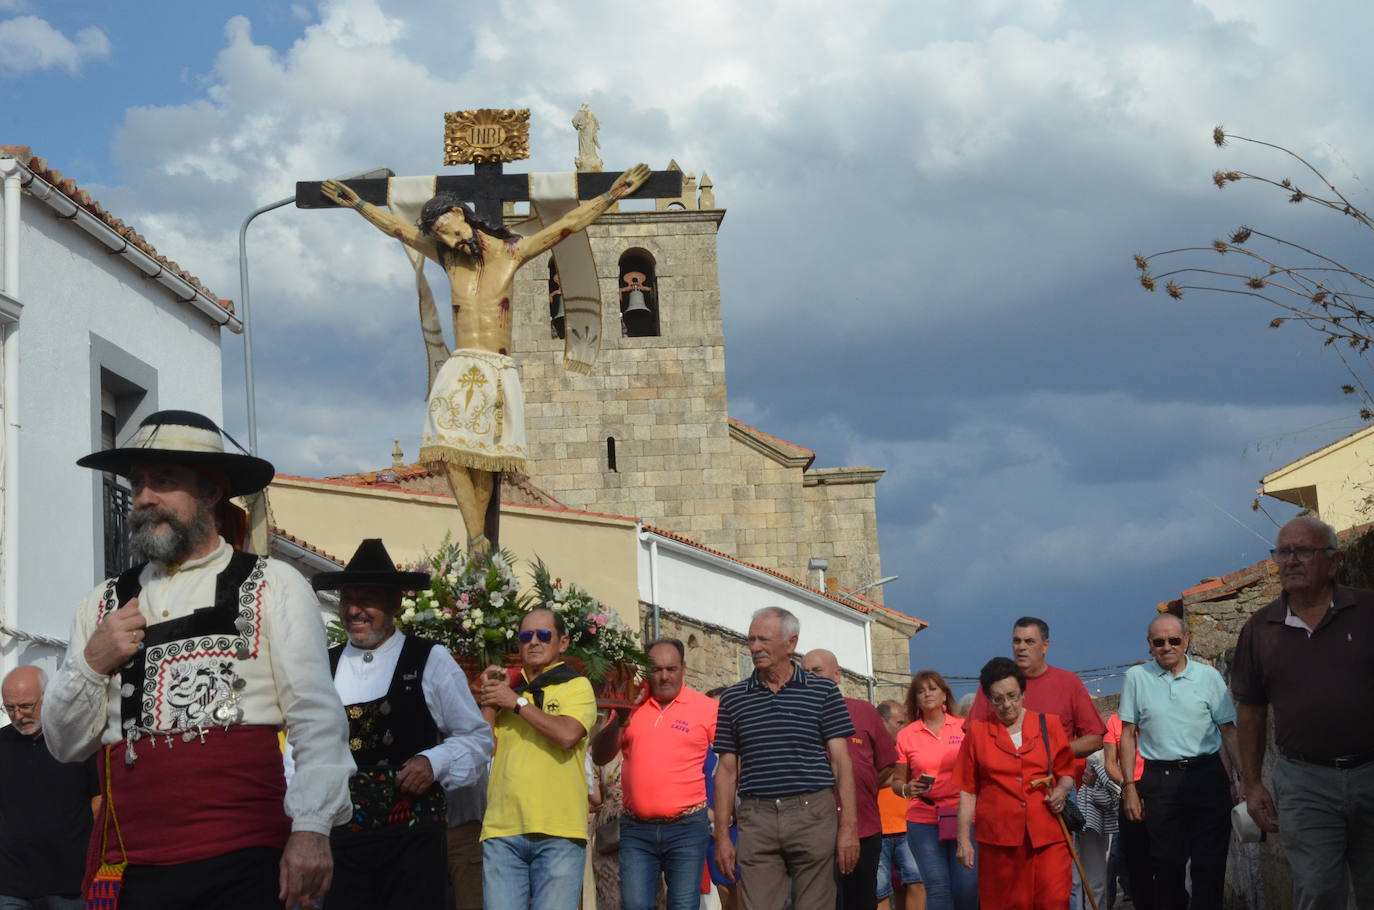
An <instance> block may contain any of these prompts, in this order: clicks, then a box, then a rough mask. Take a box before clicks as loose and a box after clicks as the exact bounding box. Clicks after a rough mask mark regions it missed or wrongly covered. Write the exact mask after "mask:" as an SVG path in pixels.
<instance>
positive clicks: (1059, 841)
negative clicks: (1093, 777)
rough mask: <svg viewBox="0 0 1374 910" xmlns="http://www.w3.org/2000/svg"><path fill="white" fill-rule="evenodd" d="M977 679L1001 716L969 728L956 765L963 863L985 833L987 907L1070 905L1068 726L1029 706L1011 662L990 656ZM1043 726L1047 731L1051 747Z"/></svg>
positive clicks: (1058, 908)
mask: <svg viewBox="0 0 1374 910" xmlns="http://www.w3.org/2000/svg"><path fill="white" fill-rule="evenodd" d="M978 682H979V685H980V686H981V687H982V689H983V694H984V695H985V696H987V699H988V701H990V702H991V703H992V706H993V709H994V710H995V712H996V715H997V719H996V720H988V721H969V722H968V723H967V724H966V725H965V727H964V743H963V745H962V746H961V747H960V749H959V758H958V760H957V761H956V762H955V765H954V779H955V782H956V783H957V784H958V786H959V791H960V793H959V834H958V852H957V855H958V858H959V861H960V862H962V863H963V864H964V865H965V866H966V867H968V868H970V869H972V868H973V859H974V852H973V842H972V840H971V839H970V828H972V829H973V830H974V831H976V833H977V836H978V897H979V902H980V904H981V905H982V906H983V907H986V908H989V910H1065V908H1067V907H1068V905H1069V889H1070V886H1071V884H1072V881H1073V879H1072V874H1071V872H1070V870H1069V863H1070V861H1071V860H1070V856H1069V850H1068V847H1067V846H1065V844H1064V834H1063V831H1061V830H1060V827H1059V821H1058V819H1056V818H1055V815H1057V814H1058V813H1059V812H1061V811H1062V810H1063V808H1064V801H1065V800H1066V799H1067V798H1068V796H1069V791H1070V790H1072V789H1073V753H1072V752H1071V751H1070V750H1069V741H1068V739H1067V738H1066V737H1065V735H1064V725H1063V724H1061V723H1059V721H1058V719H1056V718H1054V717H1048V718H1046V719H1047V720H1048V721H1049V723H1047V724H1044V723H1042V722H1041V715H1040V714H1037V713H1036V712H1034V711H1027V710H1026V709H1025V707H1023V706H1022V704H1021V697H1022V695H1024V694H1025V691H1026V676H1025V674H1024V673H1022V672H1021V668H1020V667H1018V666H1017V665H1016V664H1015V663H1014V662H1012V661H1011V660H1008V659H1007V658H1005V657H995V658H993V659H992V660H990V661H988V663H987V665H986V666H984V667H983V670H982V672H981V673H980V674H979V675H978ZM1042 730H1043V731H1046V732H1047V733H1048V737H1049V748H1048V751H1047V750H1046V746H1045V743H1046V739H1045V736H1044V735H1042V732H1041V731H1042ZM1051 756H1053V760H1052V761H1051Z"/></svg>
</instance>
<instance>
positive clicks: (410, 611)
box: [401, 604, 415, 622]
mask: <svg viewBox="0 0 1374 910" xmlns="http://www.w3.org/2000/svg"><path fill="white" fill-rule="evenodd" d="M401 618H402V619H404V620H405V621H406V622H414V621H415V606H414V604H412V605H411V606H409V607H406V608H405V610H404V611H402V613H401Z"/></svg>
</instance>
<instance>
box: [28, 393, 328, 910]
mask: <svg viewBox="0 0 1374 910" xmlns="http://www.w3.org/2000/svg"><path fill="white" fill-rule="evenodd" d="M221 436H222V434H221V431H220V429H219V427H218V426H217V425H216V424H215V423H214V421H212V420H210V419H209V418H207V417H205V416H203V415H201V414H196V413H193V412H190V411H159V412H157V413H155V414H151V415H149V416H148V417H147V418H146V419H145V420H144V421H143V423H142V425H141V426H140V427H139V429H138V431H137V432H136V433H135V434H134V436H133V438H132V439H131V440H130V441H129V442H128V443H127V444H126V445H125V446H124V447H122V448H116V449H109V450H106V451H102V452H96V453H94V454H91V455H87V456H86V457H85V458H82V459H81V460H80V461H78V462H77V464H79V465H81V466H83V467H88V468H94V469H96V470H100V471H112V472H114V473H117V474H122V475H124V476H127V477H128V478H129V481H130V483H131V485H132V493H133V510H132V512H131V514H130V516H129V529H130V540H129V544H130V551H131V552H132V554H133V557H134V559H136V560H140V562H139V563H138V564H137V565H135V566H134V567H133V568H132V569H129V570H128V571H126V572H124V573H123V574H121V575H120V576H118V577H117V578H111V579H108V580H107V581H105V582H102V583H101V584H100V585H99V586H97V587H96V589H95V590H94V591H93V592H92V593H91V594H90V595H89V596H88V597H87V598H86V599H85V600H84V601H83V602H82V603H81V604H80V605H79V606H78V607H77V611H76V618H75V620H74V621H73V624H72V633H71V644H70V645H69V646H68V649H67V655H66V658H65V660H64V661H63V664H62V667H61V669H60V670H59V671H58V672H57V674H56V676H55V677H54V679H53V682H52V684H51V685H50V686H49V687H48V691H47V695H46V699H45V700H46V705H47V709H46V712H45V721H46V723H45V725H44V727H45V733H46V737H45V738H46V739H47V740H48V748H49V749H50V750H51V751H52V754H53V755H54V756H55V757H56V758H57V759H58V760H60V761H80V760H82V759H85V758H88V757H89V756H91V755H92V754H95V753H97V752H99V753H100V755H99V758H98V765H99V769H100V772H101V789H102V793H103V794H104V798H105V799H104V806H103V811H102V818H100V819H98V820H97V823H96V825H95V830H94V831H93V833H92V842H93V845H94V846H97V847H98V848H99V849H98V850H97V851H93V854H95V853H98V856H96V857H95V858H96V861H97V862H99V863H101V864H103V865H102V868H101V870H100V873H99V875H98V876H97V882H96V887H97V893H98V894H103V895H105V896H108V895H109V894H110V893H111V892H117V894H118V901H119V904H118V905H119V908H120V910H144V908H149V910H176V908H188V910H189V908H194V910H214V908H226V910H228V908H234V910H244V908H269V907H270V908H280V907H281V906H282V905H283V903H284V904H285V906H286V907H287V908H288V910H294V908H297V907H307V906H311V905H313V904H315V902H317V901H319V900H320V899H321V898H323V896H324V894H325V892H326V891H327V890H328V889H329V883H330V875H331V871H332V868H333V862H332V859H331V857H330V852H329V837H328V835H329V831H330V829H331V828H332V827H333V826H334V825H336V824H339V823H341V822H343V821H345V820H347V818H348V816H349V809H350V803H349V799H348V776H349V775H350V774H351V773H353V768H354V766H353V760H352V758H350V756H349V753H348V745H347V741H346V737H347V729H348V727H347V723H346V721H345V719H344V713H343V708H342V706H341V705H340V704H339V698H338V696H337V695H336V694H335V692H334V689H333V687H332V686H331V685H330V679H329V664H328V662H327V659H326V652H325V642H324V630H323V628H322V627H321V625H320V619H319V609H318V601H317V600H316V598H315V595H314V594H313V593H312V592H311V590H310V586H309V585H308V584H306V581H305V579H304V578H302V577H301V575H300V573H298V572H296V571H295V570H294V569H292V568H291V567H289V566H287V565H285V564H283V563H280V562H277V561H276V560H272V559H268V558H266V557H260V556H254V555H252V554H250V553H243V552H240V551H236V550H235V549H234V548H233V547H231V546H230V545H229V543H228V542H227V541H226V540H225V539H224V538H223V537H221V536H220V533H219V531H218V530H217V517H221V518H222V516H223V514H224V513H225V507H226V506H228V502H227V500H228V497H230V496H241V495H245V494H248V493H253V492H256V491H258V490H261V489H262V488H263V487H265V486H267V484H268V482H269V481H270V480H271V479H272V475H273V468H272V465H271V464H269V463H268V462H266V461H264V460H262V459H261V458H256V457H253V456H251V455H248V454H237V453H231V452H226V451H225V450H224V444H223V441H222V438H221ZM283 726H284V727H285V728H286V730H287V741H288V742H289V744H290V745H291V747H292V749H293V751H294V754H295V765H296V773H295V775H294V777H293V778H292V780H291V783H290V785H289V786H288V785H287V784H286V781H285V776H284V774H283V768H282V755H281V750H280V748H279V745H278V739H277V732H278V731H279V730H280V729H281V728H282V727H283ZM124 863H127V868H123V867H122V866H121V864H124ZM91 871H93V870H88V876H89V875H90V873H91ZM92 906H96V905H95V904H92ZM110 906H113V904H112V903H111V904H110Z"/></svg>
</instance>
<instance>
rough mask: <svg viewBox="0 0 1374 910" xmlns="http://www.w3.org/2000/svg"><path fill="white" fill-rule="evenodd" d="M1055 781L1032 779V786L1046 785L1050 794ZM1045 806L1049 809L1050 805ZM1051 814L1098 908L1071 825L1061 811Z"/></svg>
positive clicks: (1092, 900) (1088, 893) (1080, 876)
mask: <svg viewBox="0 0 1374 910" xmlns="http://www.w3.org/2000/svg"><path fill="white" fill-rule="evenodd" d="M1053 783H1054V778H1053V777H1042V778H1040V779H1039V780H1033V781H1031V787H1044V788H1045V791H1046V795H1048V794H1049V789H1050V786H1051V785H1052V784H1053ZM1045 808H1047V809H1048V808H1049V806H1046V807H1045ZM1050 814H1052V815H1053V816H1054V817H1055V818H1056V819H1058V820H1059V830H1060V831H1063V832H1064V846H1066V847H1068V848H1069V856H1072V857H1073V864H1074V865H1075V866H1077V867H1078V880H1079V881H1081V882H1082V883H1083V893H1084V894H1086V895H1087V896H1088V903H1090V904H1092V908H1093V910H1098V907H1097V898H1096V897H1094V896H1093V889H1092V888H1091V887H1090V886H1089V885H1088V876H1087V874H1086V873H1084V871H1083V860H1081V859H1079V858H1078V851H1077V850H1075V849H1074V848H1073V835H1072V834H1070V833H1069V826H1068V825H1067V824H1065V823H1064V816H1063V815H1062V814H1061V813H1059V812H1052V813H1050Z"/></svg>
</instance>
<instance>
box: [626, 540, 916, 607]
mask: <svg viewBox="0 0 1374 910" xmlns="http://www.w3.org/2000/svg"><path fill="white" fill-rule="evenodd" d="M644 529H645V530H646V531H653V532H654V533H655V534H658V535H660V536H663V537H667V538H669V539H670V540H676V541H677V542H679V543H685V544H687V545H688V546H691V547H696V548H697V549H698V550H701V551H703V552H706V553H710V554H711V555H712V556H719V557H721V558H722V559H728V560H730V561H731V562H735V563H739V564H740V565H742V566H748V567H749V568H751V569H755V570H757V571H759V572H763V573H765V574H768V575H772V576H773V577H774V578H779V579H782V580H783V581H785V582H787V583H788V584H790V585H795V586H797V587H798V588H802V589H803V590H806V591H810V592H811V593H812V594H819V595H820V596H822V597H824V598H826V599H828V600H833V601H834V602H835V603H837V604H841V605H843V606H846V607H849V608H850V609H851V610H858V611H859V612H860V613H871V612H873V611H874V610H884V611H886V612H888V613H894V614H896V615H898V616H902V617H905V618H906V619H910V620H912V621H914V622H917V623H920V625H921V628H923V629H924V628H928V627H929V626H930V623H928V622H926V621H925V620H922V619H917V618H916V617H915V616H911V615H910V614H907V613H903V612H902V611H900V610H894V609H892V608H891V607H888V606H885V605H883V604H880V603H878V602H877V601H873V600H869V599H868V598H867V597H864V596H863V595H862V594H857V595H854V596H852V597H839V596H837V595H835V594H832V593H830V592H829V591H822V590H821V589H820V588H813V587H811V586H810V585H807V584H802V583H801V582H799V581H797V580H796V579H795V578H793V577H792V576H790V575H785V574H783V573H782V572H779V571H778V570H777V569H770V568H768V567H767V566H761V565H758V564H756V563H752V562H747V561H745V560H743V559H740V558H739V557H738V556H731V555H730V554H729V553H725V552H723V551H721V550H717V549H715V548H713V547H708V546H706V544H704V543H702V542H700V541H697V540H693V539H692V538H690V537H684V536H683V535H681V534H678V533H677V532H675V531H669V530H667V529H665V528H660V527H656V526H654V525H650V524H646V525H645V526H644ZM837 587H838V586H837ZM840 590H846V589H840ZM846 593H848V592H847V590H846ZM855 601H860V602H859V603H856V602H855Z"/></svg>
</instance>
